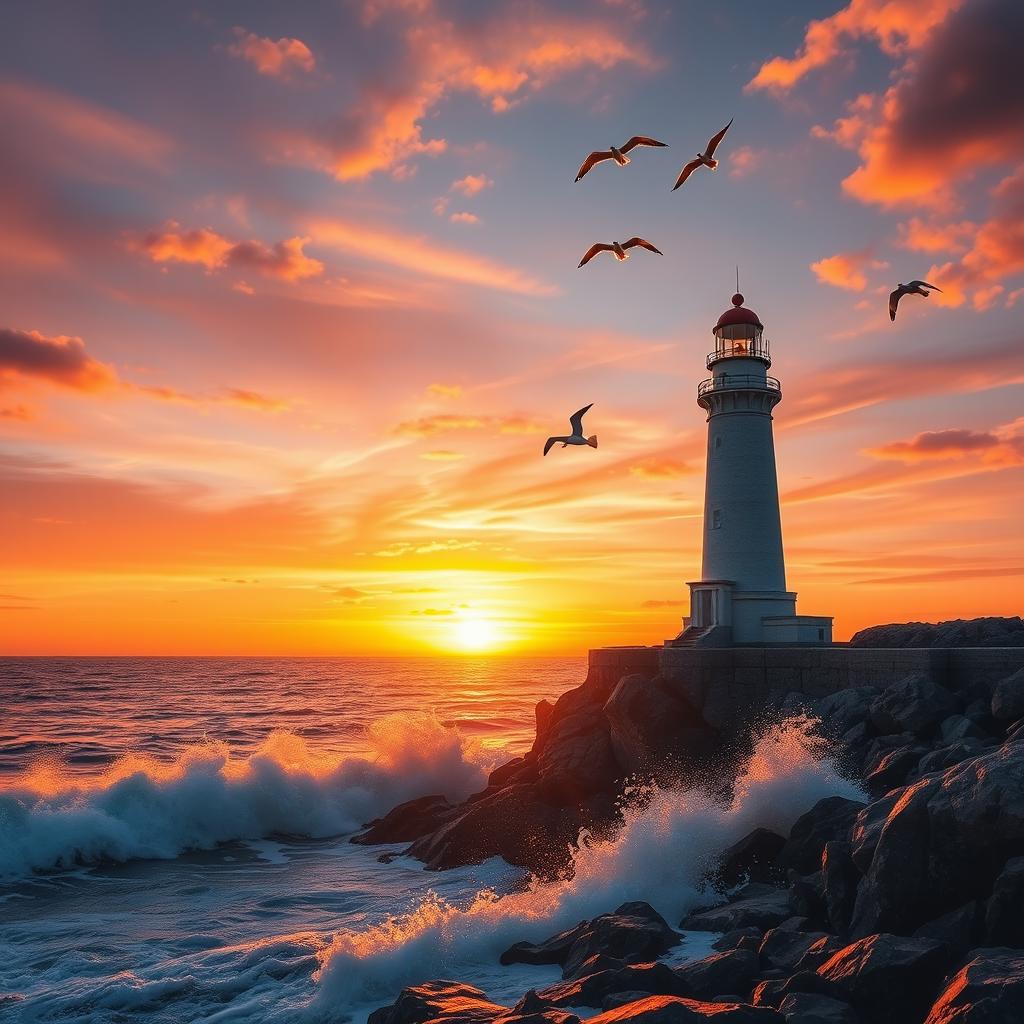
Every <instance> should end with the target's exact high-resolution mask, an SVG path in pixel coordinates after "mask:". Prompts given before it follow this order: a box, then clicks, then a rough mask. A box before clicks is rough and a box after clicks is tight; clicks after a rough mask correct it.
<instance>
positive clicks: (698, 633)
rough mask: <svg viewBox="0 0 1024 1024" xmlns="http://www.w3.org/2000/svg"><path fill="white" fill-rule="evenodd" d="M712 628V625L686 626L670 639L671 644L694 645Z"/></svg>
mask: <svg viewBox="0 0 1024 1024" xmlns="http://www.w3.org/2000/svg"><path fill="white" fill-rule="evenodd" d="M713 628H714V627H712V626H687V627H686V629H684V630H683V631H682V633H680V634H679V636H677V637H676V638H675V640H673V641H672V646H673V647H696V646H697V645H698V643H699V641H700V640H701V639H702V638H703V637H705V636H707V634H708V633H710V632H711V630H712V629H713Z"/></svg>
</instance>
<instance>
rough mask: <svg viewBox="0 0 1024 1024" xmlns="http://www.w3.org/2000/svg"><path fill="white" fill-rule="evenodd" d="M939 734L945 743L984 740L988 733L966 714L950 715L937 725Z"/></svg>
mask: <svg viewBox="0 0 1024 1024" xmlns="http://www.w3.org/2000/svg"><path fill="white" fill-rule="evenodd" d="M939 736H940V737H941V738H942V742H943V744H945V745H947V746H948V745H949V744H950V743H958V742H959V741H961V740H985V739H988V734H987V733H986V732H985V730H984V729H982V728H981V726H980V725H978V723H977V722H974V721H972V720H971V719H970V718H968V717H967V716H966V715H950V716H949V718H944V719H943V720H942V723H941V724H940V725H939Z"/></svg>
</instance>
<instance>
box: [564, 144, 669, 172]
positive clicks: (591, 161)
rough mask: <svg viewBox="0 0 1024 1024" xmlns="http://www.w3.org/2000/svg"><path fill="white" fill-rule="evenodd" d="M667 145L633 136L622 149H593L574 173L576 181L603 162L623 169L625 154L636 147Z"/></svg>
mask: <svg viewBox="0 0 1024 1024" xmlns="http://www.w3.org/2000/svg"><path fill="white" fill-rule="evenodd" d="M667 145H668V143H665V142H659V141H658V140H657V139H649V138H648V137H647V136H646V135H634V136H633V138H631V139H630V140H629V142H627V143H626V144H625V145H624V146H623V147H622V149H616V148H615V147H614V146H609V147H608V149H595V150H594V152H593V153H591V154H590V156H588V157H587V159H586V160H584V161H583V163H582V164H581V165H580V169H579V171H577V172H576V180H577V181H579V180H580V178H582V177H583V175H584V174H586V173H587V171H589V170H590V168H591V167H594V166H596V165H597V164H599V163H602V162H603V161H605V160H614V161H615V162H616V163H617V164H618V165H619V166H620V167H625V166H626V164H628V163H629V157H628V156H626V154H627V153H628V152H629V151H630V150H631V149H636V147H637V146H661V147H665V146H667Z"/></svg>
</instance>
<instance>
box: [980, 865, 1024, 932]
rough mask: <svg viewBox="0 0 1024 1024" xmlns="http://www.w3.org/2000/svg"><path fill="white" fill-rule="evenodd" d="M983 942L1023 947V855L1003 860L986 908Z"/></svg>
mask: <svg viewBox="0 0 1024 1024" xmlns="http://www.w3.org/2000/svg"><path fill="white" fill-rule="evenodd" d="M985 942H986V943H987V944H988V945H990V946H1018V947H1024V857H1013V858H1011V859H1010V860H1008V861H1007V862H1006V864H1005V865H1004V866H1003V870H1002V871H1000V872H999V875H998V876H997V877H996V880H995V884H994V885H993V887H992V895H991V896H990V897H989V899H988V903H987V904H986V907H985Z"/></svg>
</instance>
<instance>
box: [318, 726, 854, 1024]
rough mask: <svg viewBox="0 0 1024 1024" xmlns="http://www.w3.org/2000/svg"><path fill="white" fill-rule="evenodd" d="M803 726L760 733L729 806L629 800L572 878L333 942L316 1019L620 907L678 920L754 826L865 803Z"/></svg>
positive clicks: (433, 903) (456, 971) (479, 898)
mask: <svg viewBox="0 0 1024 1024" xmlns="http://www.w3.org/2000/svg"><path fill="white" fill-rule="evenodd" d="M811 725H812V723H811V722H810V721H808V720H807V719H805V718H796V719H790V720H787V721H786V722H783V723H782V724H781V725H778V726H775V727H773V728H771V729H770V730H769V731H767V732H766V733H765V734H764V735H763V736H762V737H761V739H760V741H759V742H758V743H757V746H756V748H755V750H754V753H753V755H752V756H751V758H750V760H749V762H748V763H747V764H746V765H745V767H744V768H743V770H742V772H741V774H740V776H739V778H738V779H737V782H736V786H735V788H734V791H733V794H732V797H731V799H730V800H729V801H728V802H723V801H721V800H718V799H716V798H714V797H713V796H711V795H709V794H708V793H706V792H703V791H701V790H699V789H694V790H690V791H675V790H661V789H654V790H645V791H638V792H636V793H634V794H633V795H632V797H631V798H628V799H627V801H626V806H625V809H624V819H625V820H624V825H623V827H622V829H621V831H620V832H619V834H618V835H617V837H616V838H615V840H614V841H612V842H604V843H599V842H592V841H588V840H587V838H586V837H585V836H584V837H581V845H580V849H579V850H578V852H577V853H576V854H575V857H574V865H573V871H572V877H571V878H566V879H564V880H561V881H555V882H542V881H539V880H536V879H534V880H532V881H531V883H530V884H529V886H528V887H527V888H526V889H525V890H524V891H522V892H516V893H512V894H510V895H505V896H499V895H498V894H497V893H495V892H493V891H490V890H484V891H481V892H479V893H477V894H476V895H475V896H474V897H473V898H472V899H470V900H469V901H468V902H467V903H465V904H462V905H456V904H453V903H452V902H450V901H448V900H446V899H444V898H442V897H440V896H437V895H431V896H430V897H429V898H427V899H426V900H424V901H423V902H422V903H421V904H420V905H419V906H418V907H416V908H415V909H414V910H412V911H411V912H409V913H407V914H402V915H398V916H394V917H391V918H389V919H387V920H385V921H384V922H382V923H381V924H379V925H377V926H375V927H372V928H369V929H368V930H366V931H362V932H345V933H341V934H339V935H337V936H336V937H335V938H334V940H333V942H332V943H331V945H330V946H328V947H326V948H325V950H324V951H323V952H322V953H321V954H320V960H321V968H320V971H319V973H318V975H317V978H318V980H319V982H320V989H319V991H318V993H317V995H316V997H315V998H314V1001H313V1004H312V1005H311V1007H310V1009H311V1010H312V1011H314V1016H316V1017H317V1018H319V1019H330V1020H333V1019H346V1018H347V1017H348V1016H349V1015H350V1014H351V1011H352V1009H353V1008H354V1007H356V1006H363V1005H365V1004H367V1003H368V1002H369V1001H371V1000H373V999H378V1000H380V1001H384V1000H391V999H394V997H395V995H396V994H397V992H398V990H399V989H400V988H401V987H402V986H403V985H408V984H415V983H418V982H422V981H425V980H428V979H430V978H436V977H444V976H449V977H450V976H456V977H458V976H460V973H461V972H462V971H464V970H465V968H466V967H468V966H470V965H472V964H474V963H481V962H486V961H488V960H490V961H491V962H494V961H495V960H496V959H497V957H498V956H499V954H500V953H501V951H502V950H503V949H505V948H506V947H507V946H509V945H510V944H511V943H513V942H517V941H519V940H523V939H526V940H532V941H539V940H541V939H543V938H545V937H546V936H548V935H550V934H551V933H553V932H555V931H558V930H559V929H562V928H566V927H570V926H572V925H574V924H576V923H577V922H578V921H580V920H582V919H584V918H588V917H593V916H596V915H597V914H600V913H604V912H607V911H609V910H613V909H614V908H615V907H616V906H618V905H619V904H620V903H623V902H625V901H627V900H646V901H647V902H648V903H650V904H651V905H652V906H654V907H655V908H656V909H658V910H659V911H660V912H661V913H662V914H663V915H664V916H665V917H666V918H667V919H668V921H669V922H670V923H672V924H675V923H677V922H678V920H679V918H680V916H681V915H682V914H684V913H685V912H686V911H687V910H689V909H691V908H692V907H694V906H696V905H697V904H698V903H699V902H700V900H701V899H702V891H701V887H702V880H703V878H704V877H705V874H706V872H707V870H708V868H709V867H710V866H711V865H712V864H713V863H714V861H715V859H716V858H717V857H718V856H719V855H720V854H721V853H722V851H724V850H725V849H727V848H728V847H729V846H730V845H732V844H733V843H735V842H737V841H738V840H739V839H741V838H743V836H745V835H746V834H747V833H748V832H750V831H751V830H752V829H755V828H758V827H764V828H771V829H773V830H775V831H777V832H781V833H782V834H787V833H788V831H789V829H790V827H791V826H792V824H793V822H794V821H795V820H796V819H797V818H798V817H799V816H800V815H801V814H803V813H804V812H806V811H807V810H809V809H810V808H811V807H812V806H813V805H814V804H815V803H816V802H817V801H818V800H820V799H822V798H824V797H827V796H846V797H851V798H863V795H864V794H863V793H862V792H861V791H860V790H859V789H858V788H857V786H855V785H854V784H853V783H851V782H849V781H848V780H846V779H844V778H843V777H842V776H841V775H840V774H839V773H838V771H837V770H836V767H835V765H834V764H833V763H832V761H831V760H830V758H829V757H828V756H827V753H828V751H827V749H826V748H824V747H823V745H822V741H821V740H819V739H817V738H815V737H813V736H812V734H811Z"/></svg>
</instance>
